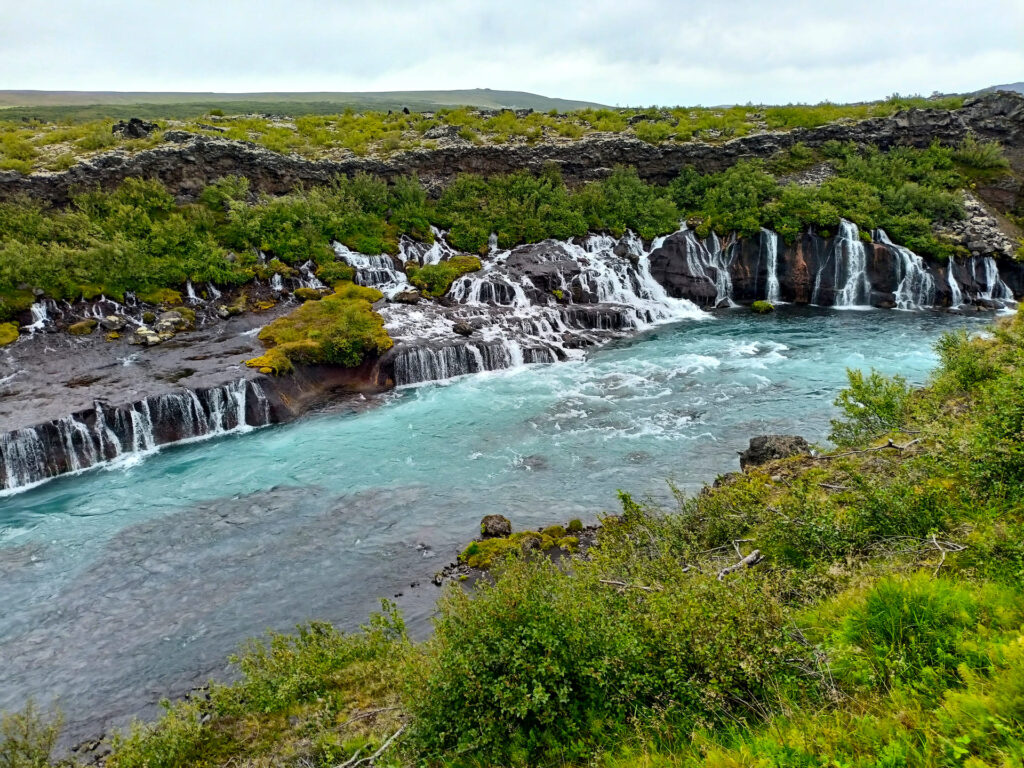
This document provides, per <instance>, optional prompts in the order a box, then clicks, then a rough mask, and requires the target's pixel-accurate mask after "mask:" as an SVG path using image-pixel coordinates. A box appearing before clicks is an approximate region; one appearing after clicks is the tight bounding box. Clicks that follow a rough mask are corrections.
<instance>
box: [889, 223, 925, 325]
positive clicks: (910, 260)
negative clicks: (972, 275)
mask: <svg viewBox="0 0 1024 768" xmlns="http://www.w3.org/2000/svg"><path fill="white" fill-rule="evenodd" d="M875 240H876V241H877V242H879V243H881V244H882V245H884V246H885V247H886V248H887V249H888V250H889V252H890V253H892V254H894V255H895V257H896V258H895V259H894V266H895V269H896V275H895V277H896V280H897V285H896V291H895V299H896V307H897V309H905V310H910V309H921V308H923V307H931V306H933V305H934V304H935V278H934V277H932V275H931V273H930V272H928V270H927V269H926V268H925V266H924V260H923V259H922V258H921V257H920V256H918V255H917V254H916V253H914V252H913V251H911V250H910V249H909V248H904V247H903V246H902V245H896V244H895V243H893V242H892V241H891V240H890V239H889V236H888V235H887V234H886V233H885V230H884V229H878V230H876V231H875Z"/></svg>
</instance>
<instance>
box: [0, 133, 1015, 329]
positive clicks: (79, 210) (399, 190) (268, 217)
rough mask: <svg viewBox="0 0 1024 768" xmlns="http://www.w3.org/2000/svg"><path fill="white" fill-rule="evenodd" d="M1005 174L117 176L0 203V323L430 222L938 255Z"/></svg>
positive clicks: (987, 161) (471, 231)
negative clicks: (79, 188)
mask: <svg viewBox="0 0 1024 768" xmlns="http://www.w3.org/2000/svg"><path fill="white" fill-rule="evenodd" d="M403 117H410V116H408V115H404V116H403ZM609 119H610V118H609ZM819 161H820V162H821V163H827V165H828V168H829V169H830V172H831V173H832V174H833V175H832V176H831V177H830V178H828V179H827V180H826V181H824V182H823V183H822V184H821V185H820V186H800V185H798V184H796V183H780V181H779V178H778V177H777V176H776V175H773V172H772V169H776V170H775V173H778V174H780V175H782V176H785V173H783V171H785V172H787V173H788V172H789V171H790V170H792V169H793V168H800V167H806V166H807V165H808V163H811V164H817V163H818V162H819ZM1004 164H1005V159H1004V158H1003V157H1002V154H1001V149H1000V148H999V146H998V145H996V144H982V143H979V142H977V141H976V140H974V139H970V140H968V141H966V142H964V143H963V144H962V145H961V146H960V147H957V148H950V147H941V146H939V145H937V144H936V145H933V146H931V147H929V148H928V149H924V150H917V149H911V148H906V147H901V148H896V149H893V150H891V151H889V152H881V151H879V150H877V149H875V148H871V147H867V148H864V147H856V146H854V145H852V144H839V143H835V142H833V143H830V144H827V145H825V146H824V147H822V148H821V149H820V151H815V152H811V150H809V149H807V148H806V147H801V145H799V144H798V145H795V146H794V147H793V148H791V149H790V150H789V151H788V153H786V154H784V155H782V156H779V157H776V158H773V159H772V160H771V161H769V162H767V163H766V162H763V161H759V160H747V161H741V162H739V163H737V164H736V165H734V166H732V167H731V168H729V169H727V170H725V171H722V172H720V173H714V174H706V175H702V174H700V173H698V172H697V171H696V170H694V169H693V168H689V167H687V168H683V169H682V171H681V172H680V174H679V176H678V177H677V178H676V179H675V180H674V181H672V183H671V184H669V185H668V186H666V187H660V186H656V185H652V184H648V183H646V182H644V181H643V180H642V179H640V178H639V176H638V175H637V172H636V170H635V169H633V168H617V169H615V170H614V171H613V172H612V173H611V174H610V175H609V176H608V177H607V178H605V179H603V180H600V181H594V182H591V183H588V184H584V185H582V186H579V187H577V188H570V187H568V186H567V185H566V184H565V182H564V180H563V179H562V177H561V175H560V174H559V172H558V171H557V169H555V168H549V169H546V170H545V171H543V172H542V173H539V174H536V175H534V174H530V173H528V172H525V171H523V172H518V173H512V174H507V175H497V176H492V177H489V178H482V177H479V176H468V175H467V176H460V177H458V178H457V179H455V181H454V182H453V183H452V184H450V185H449V186H448V187H447V188H446V189H445V190H444V192H443V193H442V194H441V196H440V198H439V199H437V200H430V199H428V197H427V194H426V191H425V189H424V188H423V186H422V185H421V184H420V183H419V182H418V181H417V180H415V179H413V178H402V179H398V180H397V181H395V182H394V183H393V184H390V185H388V184H386V183H384V182H383V181H381V180H379V179H375V178H372V177H369V176H366V175H357V176H355V177H354V178H350V179H349V178H338V179H336V180H334V181H333V182H331V183H330V184H328V185H325V186H320V187H315V188H311V189H298V190H296V191H295V192H292V193H290V194H287V195H283V196H280V197H269V196H255V195H253V194H251V193H250V190H249V187H248V182H247V181H246V180H245V179H241V178H238V177H227V178H224V179H221V180H219V181H217V182H215V183H213V184H211V185H209V186H208V187H206V188H205V189H204V190H203V191H202V192H201V194H200V195H199V196H198V201H197V202H196V203H192V204H178V203H176V202H175V200H174V198H173V197H172V196H171V194H170V193H169V192H168V191H167V189H166V188H164V187H163V186H162V185H161V184H160V183H159V182H157V181H153V180H144V179H128V180H127V181H125V182H124V183H123V184H122V185H121V186H120V187H119V188H118V189H116V190H113V191H110V192H102V191H99V190H93V191H83V192H79V193H78V194H76V195H75V196H74V198H73V200H72V202H71V204H70V205H69V206H68V207H66V208H63V209H54V208H49V207H47V206H46V205H45V204H43V203H42V202H39V201H32V200H18V201H13V202H5V203H0V320H6V319H11V318H13V317H14V316H15V315H17V313H19V312H23V311H25V309H27V307H28V306H29V305H30V304H31V303H32V301H33V300H34V297H33V294H32V292H31V291H30V290H28V289H32V288H34V289H39V290H41V291H43V292H44V293H45V294H46V295H48V296H50V297H51V298H54V299H67V300H74V299H76V298H78V297H82V298H86V299H90V298H96V297H98V296H100V295H106V296H109V297H113V298H116V299H118V300H121V299H122V298H123V297H124V296H125V294H126V293H128V292H132V293H134V294H135V295H136V296H137V297H138V298H140V299H142V300H144V301H151V302H154V303H162V304H176V303H180V301H181V296H180V292H181V289H182V287H183V286H184V284H185V282H186V281H188V280H191V281H192V283H193V284H195V285H202V284H205V283H213V284H216V285H220V286H223V287H228V288H231V287H237V286H242V285H244V284H246V283H249V282H251V281H252V280H253V279H257V278H258V279H261V280H268V279H270V278H271V277H272V276H273V274H274V273H278V274H282V275H286V276H287V275H291V274H294V271H295V270H296V268H298V267H299V266H300V265H303V264H306V263H307V262H308V263H310V264H311V265H312V266H313V267H315V269H316V273H317V275H318V276H319V277H320V279H321V280H323V281H324V282H325V283H327V284H329V285H335V284H339V283H344V282H347V281H351V280H352V279H353V277H354V272H353V270H352V268H351V267H349V266H348V265H347V264H344V263H341V262H339V261H338V260H337V258H336V255H335V252H334V250H333V248H332V247H331V242H332V241H338V242H341V243H343V244H344V245H346V246H347V247H349V248H351V249H353V250H356V251H360V252H363V253H370V254H378V253H389V254H395V253H397V252H398V243H399V238H400V237H401V236H402V235H409V236H411V237H413V238H417V239H419V240H422V241H429V240H430V239H431V237H432V235H431V229H430V228H431V226H432V225H433V226H438V227H441V228H445V229H448V230H449V235H448V237H449V239H450V241H451V242H452V244H453V245H454V246H455V247H457V248H459V249H460V250H464V251H468V252H478V253H486V251H487V248H488V243H489V239H490V236H491V234H495V235H497V242H498V246H499V247H501V248H510V247H513V246H515V245H517V244H520V243H524V242H537V241H540V240H543V239H545V238H560V239H564V238H568V237H573V236H582V235H585V234H586V233H588V232H592V231H604V232H610V233H612V234H614V235H616V236H619V235H621V234H623V233H624V232H625V231H626V230H632V231H633V232H636V233H637V234H639V235H640V236H642V237H644V238H653V237H655V236H657V235H661V234H665V233H668V232H671V231H673V230H675V229H676V228H677V227H678V226H679V222H680V221H681V220H684V219H685V220H688V221H690V222H691V223H692V225H693V226H695V227H696V230H697V232H698V233H699V234H701V235H706V234H708V233H709V232H711V231H715V232H718V233H719V234H722V235H725V234H728V233H732V232H735V233H737V234H740V235H753V234H756V233H757V232H758V230H759V229H760V228H761V227H767V228H770V229H773V230H775V231H777V232H778V233H779V234H780V235H781V236H782V237H783V238H784V239H785V240H786V241H789V242H791V241H793V240H794V239H795V238H796V237H798V236H799V235H800V234H801V233H802V232H804V231H806V230H807V228H808V227H813V228H814V229H815V230H816V231H817V232H818V233H820V234H822V235H829V234H832V233H834V232H835V231H836V229H837V228H838V226H839V221H840V219H841V218H845V219H848V220H850V221H852V222H854V223H855V224H857V225H858V227H860V229H861V231H862V233H864V234H865V236H866V234H867V233H868V232H870V231H871V230H872V229H874V228H876V227H882V228H884V229H885V230H886V231H887V233H888V234H889V236H890V237H891V238H892V239H893V240H894V241H895V242H898V243H900V244H902V245H906V246H907V247H909V248H911V249H913V250H915V251H916V252H918V253H920V254H922V255H929V256H935V257H947V256H950V255H954V254H955V253H956V252H957V246H954V245H952V244H951V243H949V242H946V241H944V240H942V239H940V238H939V237H938V236H937V235H936V234H935V233H934V232H933V228H932V225H933V223H934V222H936V221H940V220H951V219H957V218H960V217H962V216H963V215H964V212H963V207H962V203H961V197H960V190H961V189H963V188H966V187H968V186H969V185H970V184H971V183H973V182H974V181H976V180H979V179H983V178H989V177H990V176H991V174H994V173H995V174H998V173H1002V172H1003V170H1002V169H1003V168H1004ZM474 269H479V262H478V261H476V260H475V259H473V258H462V257H460V258H456V259H452V260H451V261H447V262H443V263H441V264H437V265H431V266H428V267H424V268H422V269H417V268H415V267H414V268H412V269H411V270H410V272H411V273H412V274H410V277H411V279H412V281H413V282H414V283H416V284H417V285H419V286H420V287H421V288H422V289H423V290H424V292H425V293H427V294H428V295H431V296H441V295H443V294H444V293H445V292H446V291H447V290H448V287H449V286H450V285H451V282H452V281H453V280H455V279H457V278H458V277H459V275H461V274H465V273H466V272H467V271H472V270H474ZM556 298H557V294H556Z"/></svg>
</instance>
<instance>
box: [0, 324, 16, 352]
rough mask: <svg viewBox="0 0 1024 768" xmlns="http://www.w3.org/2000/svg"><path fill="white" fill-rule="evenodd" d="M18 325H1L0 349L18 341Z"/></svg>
mask: <svg viewBox="0 0 1024 768" xmlns="http://www.w3.org/2000/svg"><path fill="white" fill-rule="evenodd" d="M18 333H19V331H18V324H17V323H0V347H6V346H7V345H8V344H13V343H14V342H15V341H17V340H18Z"/></svg>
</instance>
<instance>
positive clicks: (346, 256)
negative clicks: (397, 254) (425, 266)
mask: <svg viewBox="0 0 1024 768" xmlns="http://www.w3.org/2000/svg"><path fill="white" fill-rule="evenodd" d="M334 252H335V254H337V256H338V258H339V259H341V260H342V261H344V262H345V263H346V264H348V265H349V266H350V267H352V268H353V269H354V270H355V271H356V278H355V282H356V285H365V286H368V287H370V288H376V289H377V290H379V291H380V292H381V293H384V294H386V295H389V296H390V295H394V294H395V293H397V292H398V291H403V290H408V289H410V288H412V286H411V285H409V282H408V281H407V280H406V279H405V273H404V272H400V271H399V270H397V269H396V268H395V260H394V259H392V258H391V257H390V256H388V255H387V254H386V253H382V254H379V255H376V256H367V255H366V254H364V253H358V252H356V251H353V250H350V249H349V248H347V247H346V246H344V245H342V244H341V243H334Z"/></svg>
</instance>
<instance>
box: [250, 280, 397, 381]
mask: <svg viewBox="0 0 1024 768" xmlns="http://www.w3.org/2000/svg"><path fill="white" fill-rule="evenodd" d="M382 296H383V294H381V292H380V291H378V290H376V289H375V288H364V287H363V286H360V285H354V284H352V283H339V284H338V285H337V286H335V290H334V293H333V294H330V295H329V296H324V297H323V298H322V299H320V300H319V301H306V302H305V303H303V304H302V305H301V306H300V307H299V308H298V309H296V310H295V311H293V312H292V313H291V314H289V315H288V316H286V317H281V318H278V319H277V320H275V321H274V322H272V323H270V325H268V326H266V327H265V328H264V329H263V330H262V331H260V335H259V338H260V341H262V342H263V343H264V344H266V345H267V346H268V347H270V348H269V349H268V350H267V351H266V352H265V353H263V354H262V355H260V356H259V357H255V358H253V359H251V360H247V361H246V365H248V366H249V367H251V368H259V369H260V370H261V372H263V373H275V374H281V373H288V372H290V371H291V370H292V368H293V366H294V364H295V363H305V364H317V363H319V364H329V365H341V366H345V367H348V368H352V367H355V366H357V365H359V364H360V363H362V362H363V360H365V359H366V358H367V357H368V356H371V355H377V354H380V353H382V352H385V351H387V350H389V349H391V347H392V346H393V344H394V342H393V341H392V340H391V337H390V336H388V333H387V331H386V330H384V321H383V319H382V318H381V316H380V315H378V314H377V313H376V312H374V311H373V302H375V301H377V300H378V299H380V298H382Z"/></svg>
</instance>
